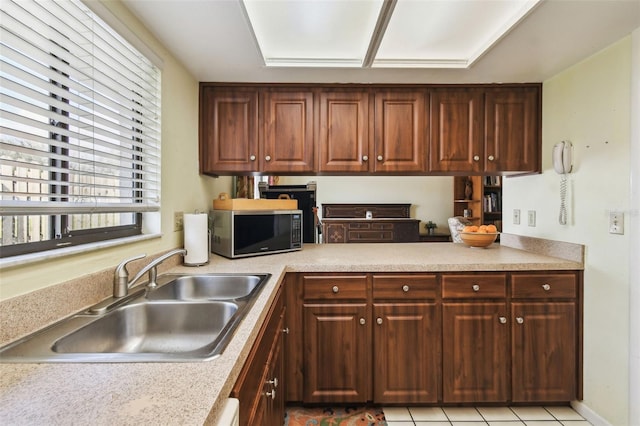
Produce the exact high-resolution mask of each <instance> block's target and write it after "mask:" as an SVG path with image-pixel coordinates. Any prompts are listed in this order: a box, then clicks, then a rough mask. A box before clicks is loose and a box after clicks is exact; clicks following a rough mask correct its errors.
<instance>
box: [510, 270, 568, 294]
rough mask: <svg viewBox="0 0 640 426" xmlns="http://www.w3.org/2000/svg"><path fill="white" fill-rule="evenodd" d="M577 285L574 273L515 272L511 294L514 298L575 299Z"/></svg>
mask: <svg viewBox="0 0 640 426" xmlns="http://www.w3.org/2000/svg"><path fill="white" fill-rule="evenodd" d="M577 285H578V284H577V282H576V276H575V275H574V274H517V275H515V274H514V275H513V277H512V278H511V296H512V297H513V298H514V299H530V298H536V299H546V298H570V299H574V298H575V297H576V296H577V290H578V287H577Z"/></svg>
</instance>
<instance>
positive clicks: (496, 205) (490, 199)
mask: <svg viewBox="0 0 640 426" xmlns="http://www.w3.org/2000/svg"><path fill="white" fill-rule="evenodd" d="M501 201H502V200H501V197H500V196H498V194H496V193H491V194H485V196H484V198H483V206H482V208H483V211H484V212H485V213H497V212H501V211H502V202H501Z"/></svg>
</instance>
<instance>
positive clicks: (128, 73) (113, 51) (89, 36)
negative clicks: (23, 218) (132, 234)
mask: <svg viewBox="0 0 640 426" xmlns="http://www.w3.org/2000/svg"><path fill="white" fill-rule="evenodd" d="M0 8H1V9H0V12H1V19H0V48H1V50H0V59H1V62H0V79H1V81H0V160H1V167H0V168H1V170H0V180H1V182H0V183H1V185H2V190H1V191H2V192H1V200H0V214H1V215H4V216H9V215H10V216H16V215H59V214H77V213H78V214H79V213H117V212H144V211H155V210H158V209H159V205H160V70H159V69H158V68H157V67H155V66H154V65H153V64H152V63H151V62H150V61H149V60H148V59H147V58H145V57H144V56H143V55H142V54H141V53H139V52H138V51H137V50H136V49H135V48H133V47H132V46H131V45H130V44H129V43H128V42H127V41H125V40H124V39H123V38H122V37H120V36H118V34H116V33H115V32H114V31H113V30H111V29H110V28H109V27H108V26H107V25H106V24H105V23H104V22H102V21H101V20H100V19H99V18H98V17H97V16H95V15H94V14H93V13H92V12H91V11H90V10H89V9H88V8H87V7H86V6H85V5H83V4H82V3H81V2H79V1H76V0H65V1H34V0H15V1H13V0H2V2H0Z"/></svg>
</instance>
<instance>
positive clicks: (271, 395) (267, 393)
mask: <svg viewBox="0 0 640 426" xmlns="http://www.w3.org/2000/svg"><path fill="white" fill-rule="evenodd" d="M264 395H265V396H266V397H267V398H269V397H271V399H276V390H275V389H272V390H271V392H265V393H264Z"/></svg>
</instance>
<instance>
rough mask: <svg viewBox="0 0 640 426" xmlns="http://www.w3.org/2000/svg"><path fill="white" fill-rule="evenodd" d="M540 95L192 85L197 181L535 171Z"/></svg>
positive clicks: (474, 88)
mask: <svg viewBox="0 0 640 426" xmlns="http://www.w3.org/2000/svg"><path fill="white" fill-rule="evenodd" d="M540 129H541V85H540V84H520V85H518V84H510V85H447V86H430V85H412V86H403V85H385V86H383V85H355V84H354V85H340V86H338V85H321V84H319V85H295V84H272V85H267V84H248V85H240V84H238V83H235V84H232V83H230V84H228V85H226V86H225V85H216V84H214V83H201V85H200V172H201V173H204V174H210V175H217V174H249V173H277V174H282V175H286V174H302V173H307V174H316V173H317V174H325V173H326V174H343V175H349V174H396V175H402V174H405V175H428V174H434V175H446V174H451V175H462V174H467V175H469V174H478V175H480V174H516V173H535V172H539V171H540V170H541V140H540V134H541V132H540Z"/></svg>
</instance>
